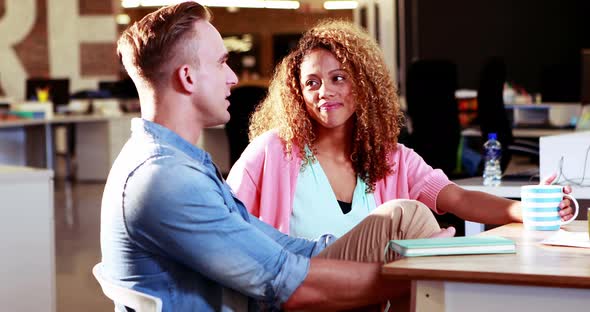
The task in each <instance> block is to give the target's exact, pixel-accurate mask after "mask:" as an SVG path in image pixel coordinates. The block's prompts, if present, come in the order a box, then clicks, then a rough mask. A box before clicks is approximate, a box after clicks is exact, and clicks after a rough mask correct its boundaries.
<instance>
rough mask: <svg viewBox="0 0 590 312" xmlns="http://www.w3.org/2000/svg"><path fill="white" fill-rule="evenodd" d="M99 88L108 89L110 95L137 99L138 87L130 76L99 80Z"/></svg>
mask: <svg viewBox="0 0 590 312" xmlns="http://www.w3.org/2000/svg"><path fill="white" fill-rule="evenodd" d="M98 89H99V90H100V91H106V92H108V93H109V96H110V97H113V98H118V99H137V98H139V95H138V93H137V88H136V87H135V84H134V83H133V81H132V80H131V79H130V78H127V79H123V80H118V81H99V82H98Z"/></svg>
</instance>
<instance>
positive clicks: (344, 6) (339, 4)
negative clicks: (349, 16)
mask: <svg viewBox="0 0 590 312" xmlns="http://www.w3.org/2000/svg"><path fill="white" fill-rule="evenodd" d="M358 6H359V3H358V1H324V9H326V10H353V9H356V8H357V7H358Z"/></svg>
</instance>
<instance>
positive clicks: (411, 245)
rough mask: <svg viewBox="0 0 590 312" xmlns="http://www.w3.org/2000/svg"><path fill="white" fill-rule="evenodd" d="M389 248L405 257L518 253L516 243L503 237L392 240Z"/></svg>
mask: <svg viewBox="0 0 590 312" xmlns="http://www.w3.org/2000/svg"><path fill="white" fill-rule="evenodd" d="M389 248H391V249H393V251H395V252H396V253H398V254H399V255H401V256H405V257H420V256H440V255H477V254H501V253H516V244H515V243H514V241H512V240H510V239H508V238H504V237H501V236H461V237H448V238H419V239H401V240H391V241H390V242H389Z"/></svg>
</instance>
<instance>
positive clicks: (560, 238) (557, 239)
mask: <svg viewBox="0 0 590 312" xmlns="http://www.w3.org/2000/svg"><path fill="white" fill-rule="evenodd" d="M541 243H542V244H545V245H556V246H571V247H582V248H590V239H589V238H588V233H587V232H568V231H564V230H559V231H557V233H555V234H554V235H552V236H551V237H549V238H547V239H545V240H544V241H542V242H541Z"/></svg>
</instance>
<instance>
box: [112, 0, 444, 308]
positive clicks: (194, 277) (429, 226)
mask: <svg viewBox="0 0 590 312" xmlns="http://www.w3.org/2000/svg"><path fill="white" fill-rule="evenodd" d="M209 20H210V13H209V11H208V10H207V9H206V8H204V7H203V6H201V5H199V4H198V3H196V2H184V3H181V4H178V5H174V6H169V7H164V8H162V9H160V10H158V11H156V12H154V13H152V14H149V15H148V16H146V17H145V18H143V19H142V20H141V21H139V22H137V23H135V24H134V25H133V26H131V27H130V28H129V29H128V30H127V31H125V33H123V35H122V36H121V38H120V40H119V42H118V52H119V55H120V57H121V60H122V62H123V64H124V66H125V68H126V70H127V71H128V73H129V75H130V77H131V78H132V79H133V81H134V83H135V85H136V87H137V90H138V92H139V97H140V103H141V115H142V116H141V117H142V118H141V119H134V120H133V121H132V136H131V138H130V139H129V141H128V142H127V144H126V145H125V147H124V148H123V150H122V151H121V153H120V155H119V157H118V158H117V160H116V161H115V164H114V165H113V168H112V170H111V172H110V174H109V177H108V180H107V184H106V187H105V191H104V194H103V200H102V216H101V218H102V220H101V247H102V255H103V259H102V262H103V263H102V269H103V272H104V274H105V275H106V276H107V277H108V278H110V279H112V280H114V281H116V282H117V283H119V284H121V285H123V286H125V287H130V288H133V289H136V290H139V291H142V292H145V293H148V294H152V295H154V296H157V297H159V298H161V299H162V301H163V309H164V311H232V310H234V311H244V310H247V309H250V310H255V309H258V308H261V306H260V305H262V306H263V307H264V308H266V309H270V310H274V309H281V308H283V309H303V308H305V309H309V308H313V309H319V310H327V309H332V310H333V309H344V308H355V307H362V306H368V305H371V304H379V303H382V302H384V301H386V299H387V298H394V299H395V298H399V297H403V298H407V294H408V291H409V283H408V282H404V281H385V280H383V279H382V278H381V276H380V270H381V266H382V261H383V250H384V247H385V245H386V243H387V241H388V240H389V239H392V238H400V237H406V236H407V237H412V236H418V235H423V236H424V235H428V236H432V235H434V236H437V235H438V236H452V235H453V234H454V231H453V229H450V230H440V229H439V228H438V225H437V224H436V221H435V220H434V218H433V216H432V215H431V213H430V212H429V210H428V209H427V208H426V207H424V206H423V205H422V206H421V205H419V204H417V202H411V201H405V202H400V203H399V204H395V205H393V206H392V207H390V208H388V209H385V210H379V209H378V210H377V211H376V212H375V213H374V214H373V215H371V216H370V217H368V218H367V219H366V220H365V221H363V222H362V223H361V224H360V225H359V226H358V227H357V228H355V229H353V230H352V231H351V232H349V233H348V234H346V235H345V236H343V237H342V238H340V239H338V240H336V241H335V242H334V243H333V244H331V243H332V242H333V241H334V238H333V237H332V236H330V235H324V236H322V237H321V238H320V239H319V240H317V241H308V240H304V239H296V238H291V237H289V236H287V235H284V234H281V233H280V232H278V231H277V230H275V229H274V228H272V227H271V226H269V225H267V224H265V223H263V222H262V221H260V220H258V219H256V218H254V217H252V216H251V215H249V214H248V212H247V210H246V209H245V207H244V206H243V204H242V203H241V202H240V201H239V200H238V199H237V198H235V197H234V196H233V194H232V192H231V190H230V189H229V187H228V186H227V184H226V183H225V182H224V180H223V179H222V177H221V175H220V174H219V172H218V170H217V169H216V167H215V165H214V164H213V162H212V161H211V158H210V156H209V154H207V153H206V152H205V151H203V150H201V149H199V148H197V147H195V144H196V142H197V141H198V138H199V136H200V134H201V131H202V129H203V128H205V127H210V126H214V125H219V124H223V123H225V122H227V121H228V120H229V118H230V116H229V113H228V111H227V108H228V106H229V102H228V101H227V97H228V96H229V95H230V88H231V87H232V86H233V85H235V84H236V83H237V77H236V75H235V74H234V72H233V71H232V70H231V69H230V68H229V67H228V65H227V64H226V60H227V56H228V54H227V51H226V49H225V48H224V45H223V41H222V39H221V36H220V34H219V33H218V32H217V30H216V29H215V28H214V27H213V26H212V25H211V24H210V23H209ZM396 220H397V221H396ZM410 222H411V223H412V226H411V227H410V226H409V224H410ZM328 245H330V247H328V248H326V247H327V246H328ZM324 249H325V250H324ZM320 252H321V254H320ZM329 258H336V259H341V260H340V261H337V260H331V259H329ZM342 260H359V261H365V263H361V262H355V261H342Z"/></svg>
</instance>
